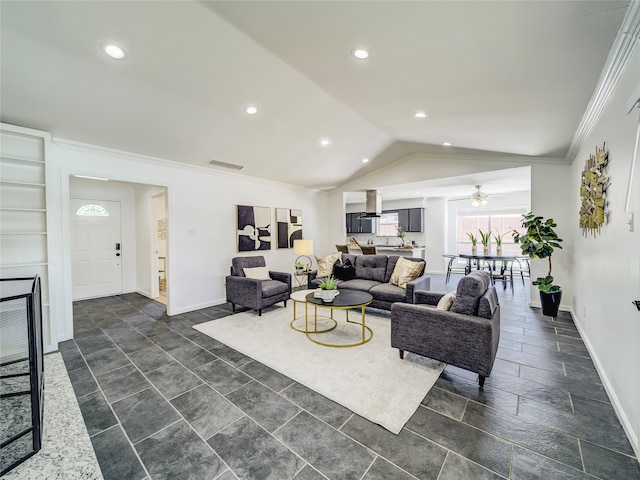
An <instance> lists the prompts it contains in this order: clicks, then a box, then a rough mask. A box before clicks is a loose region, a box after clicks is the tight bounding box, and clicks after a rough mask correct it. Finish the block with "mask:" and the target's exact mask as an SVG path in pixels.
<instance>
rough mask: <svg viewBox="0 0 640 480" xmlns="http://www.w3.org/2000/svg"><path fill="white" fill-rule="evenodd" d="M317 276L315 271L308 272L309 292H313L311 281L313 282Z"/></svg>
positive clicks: (313, 287)
mask: <svg viewBox="0 0 640 480" xmlns="http://www.w3.org/2000/svg"><path fill="white" fill-rule="evenodd" d="M317 276H318V271H317V270H311V271H309V274H308V275H307V288H308V289H309V290H314V289H315V286H314V285H313V284H312V283H311V282H312V281H313V280H315V279H316V277H317Z"/></svg>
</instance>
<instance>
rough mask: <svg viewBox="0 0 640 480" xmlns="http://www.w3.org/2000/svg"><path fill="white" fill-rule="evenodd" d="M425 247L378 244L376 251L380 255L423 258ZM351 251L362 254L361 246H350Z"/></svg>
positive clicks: (354, 253)
mask: <svg viewBox="0 0 640 480" xmlns="http://www.w3.org/2000/svg"><path fill="white" fill-rule="evenodd" d="M424 250H425V247H420V246H415V247H411V248H409V247H406V248H403V247H398V246H393V245H376V252H377V253H379V254H380V255H401V256H403V257H412V258H422V259H424ZM349 253H351V254H353V255H362V250H360V247H352V246H349Z"/></svg>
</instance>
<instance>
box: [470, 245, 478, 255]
mask: <svg viewBox="0 0 640 480" xmlns="http://www.w3.org/2000/svg"><path fill="white" fill-rule="evenodd" d="M477 254H478V247H476V246H475V245H472V246H471V255H477Z"/></svg>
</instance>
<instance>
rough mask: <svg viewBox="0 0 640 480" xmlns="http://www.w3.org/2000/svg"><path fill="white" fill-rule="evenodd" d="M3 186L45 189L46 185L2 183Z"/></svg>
mask: <svg viewBox="0 0 640 480" xmlns="http://www.w3.org/2000/svg"><path fill="white" fill-rule="evenodd" d="M0 184H1V185H6V186H13V187H32V188H44V187H45V184H44V183H27V182H5V181H4V180H3V181H1V182H0Z"/></svg>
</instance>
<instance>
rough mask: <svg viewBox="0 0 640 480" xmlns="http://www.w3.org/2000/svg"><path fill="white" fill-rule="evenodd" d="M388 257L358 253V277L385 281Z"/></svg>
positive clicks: (356, 262)
mask: <svg viewBox="0 0 640 480" xmlns="http://www.w3.org/2000/svg"><path fill="white" fill-rule="evenodd" d="M388 258H389V257H387V256H386V255H357V256H356V261H355V266H356V278H361V279H363V280H375V281H376V282H384V277H385V273H386V271H387V259H388Z"/></svg>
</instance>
